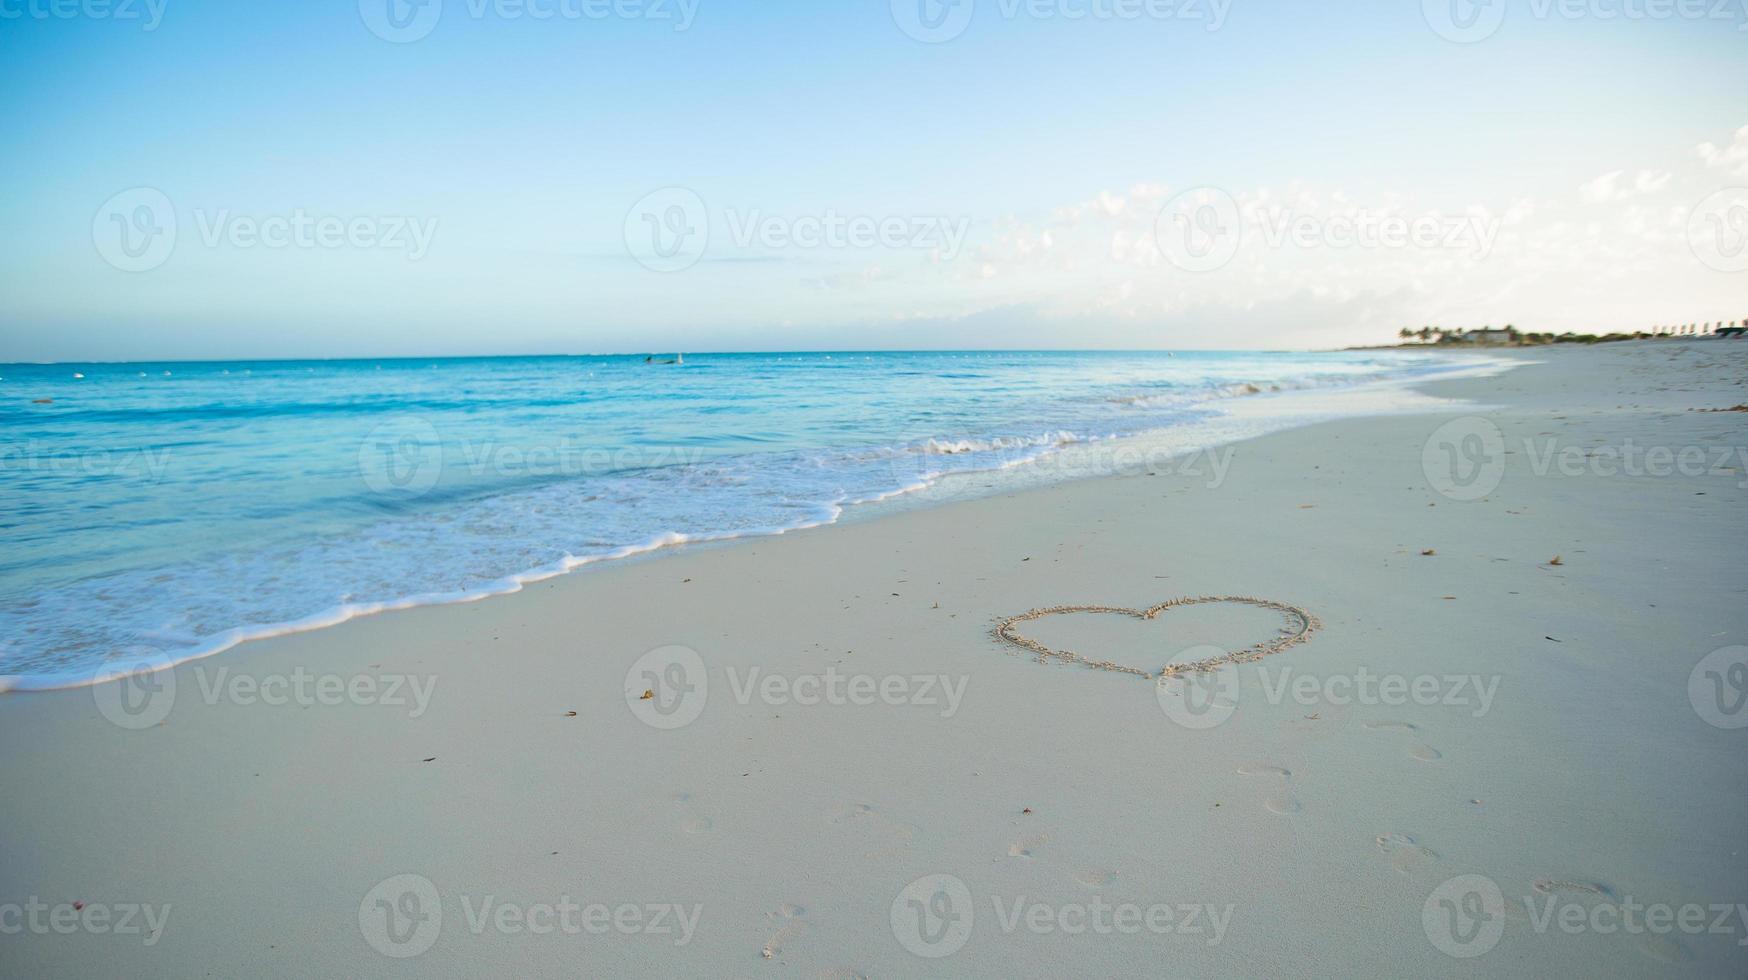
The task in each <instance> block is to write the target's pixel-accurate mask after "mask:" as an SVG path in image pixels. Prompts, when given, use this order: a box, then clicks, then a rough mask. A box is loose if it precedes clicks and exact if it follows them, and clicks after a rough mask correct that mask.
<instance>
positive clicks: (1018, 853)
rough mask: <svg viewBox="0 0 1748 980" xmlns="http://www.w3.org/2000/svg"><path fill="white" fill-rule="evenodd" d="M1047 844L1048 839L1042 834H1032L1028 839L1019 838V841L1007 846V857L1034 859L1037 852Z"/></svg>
mask: <svg viewBox="0 0 1748 980" xmlns="http://www.w3.org/2000/svg"><path fill="white" fill-rule="evenodd" d="M1048 843H1050V838H1048V837H1046V836H1044V835H1043V834H1033V835H1031V836H1029V837H1021V838H1020V839H1019V840H1016V841H1014V842H1013V843H1012V844H1009V845H1008V857H1017V858H1031V857H1036V856H1037V852H1038V850H1039V849H1041V848H1042V847H1043V846H1044V845H1045V844H1048Z"/></svg>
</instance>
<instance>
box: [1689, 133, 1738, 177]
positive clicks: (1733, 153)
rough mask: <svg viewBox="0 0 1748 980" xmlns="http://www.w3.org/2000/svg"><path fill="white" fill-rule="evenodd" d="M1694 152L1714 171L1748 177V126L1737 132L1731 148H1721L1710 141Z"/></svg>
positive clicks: (1696, 148)
mask: <svg viewBox="0 0 1748 980" xmlns="http://www.w3.org/2000/svg"><path fill="white" fill-rule="evenodd" d="M1694 152H1696V153H1698V154H1699V158H1700V159H1701V160H1704V161H1705V165H1706V166H1707V167H1709V168H1711V169H1713V170H1723V171H1725V172H1726V173H1728V174H1730V175H1731V176H1733V177H1748V126H1743V127H1742V128H1741V129H1738V130H1736V136H1735V139H1734V140H1732V141H1731V143H1730V145H1729V146H1725V147H1719V146H1717V145H1716V144H1714V143H1712V142H1709V141H1708V142H1705V143H1701V144H1700V145H1699V146H1697V147H1695V148H1694Z"/></svg>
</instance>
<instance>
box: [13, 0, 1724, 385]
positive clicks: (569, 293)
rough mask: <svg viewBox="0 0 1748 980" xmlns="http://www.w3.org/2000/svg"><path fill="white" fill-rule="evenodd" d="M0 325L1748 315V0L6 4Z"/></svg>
mask: <svg viewBox="0 0 1748 980" xmlns="http://www.w3.org/2000/svg"><path fill="white" fill-rule="evenodd" d="M0 91H4V92H5V93H6V95H5V97H4V98H3V99H0V172H3V173H4V174H5V175H6V179H7V184H8V186H7V189H6V193H5V194H4V195H0V362H7V361H27V360H32V361H34V360H146V359H187V358H223V359H231V358H265V357H351V356H357V357H387V356H397V355H405V356H437V355H471V354H518V353H594V352H621V351H623V352H639V351H658V350H659V351H667V350H685V351H705V350H802V349H917V348H1082V347H1099V348H1123V349H1138V348H1177V349H1186V348H1215V349H1240V348H1268V349H1273V348H1319V347H1335V346H1342V345H1347V344H1363V343H1375V342H1382V341H1389V340H1392V339H1393V338H1394V337H1395V335H1396V332H1397V330H1398V329H1399V328H1401V327H1403V326H1411V327H1419V326H1426V325H1437V326H1446V327H1478V326H1482V325H1494V326H1498V325H1502V324H1505V323H1511V324H1514V325H1516V326H1518V327H1519V328H1520V329H1525V330H1537V331H1544V330H1548V331H1556V332H1558V331H1565V330H1574V331H1580V332H1588V331H1607V330H1633V329H1648V328H1650V327H1652V326H1653V325H1661V324H1674V323H1688V322H1705V321H1718V320H1735V319H1742V318H1748V247H1745V246H1748V97H1745V96H1744V93H1748V0H1391V2H1384V0H1376V2H1374V0H1351V2H1343V3H1331V4H1309V3H1303V2H1265V0H1251V2H1246V0H946V2H942V0H833V2H817V0H807V2H803V0H422V2H414V3H408V2H407V0H296V2H289V0H288V2H279V3H236V2H234V0H0Z"/></svg>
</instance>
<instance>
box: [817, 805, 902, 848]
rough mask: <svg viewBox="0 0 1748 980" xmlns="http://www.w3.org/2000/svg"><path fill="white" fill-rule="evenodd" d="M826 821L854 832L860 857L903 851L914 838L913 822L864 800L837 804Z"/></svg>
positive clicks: (827, 815)
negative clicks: (891, 815)
mask: <svg viewBox="0 0 1748 980" xmlns="http://www.w3.org/2000/svg"><path fill="white" fill-rule="evenodd" d="M825 822H826V823H827V824H829V825H831V826H833V827H841V828H843V829H844V830H846V831H849V832H851V833H854V834H855V835H856V836H857V837H858V838H859V840H860V844H861V846H862V847H864V848H866V850H864V851H863V852H862V856H863V857H868V858H890V857H897V856H899V855H901V854H903V853H904V852H905V851H906V850H907V849H908V848H909V847H910V845H911V842H912V841H914V840H915V839H916V834H917V827H916V825H915V824H910V823H905V822H904V821H902V820H894V819H893V818H891V817H888V816H887V815H885V814H884V813H881V812H880V811H879V810H876V809H875V808H873V807H871V806H869V805H868V804H866V803H852V804H847V805H845V806H840V807H837V808H836V809H834V810H832V811H831V812H830V813H828V814H826V818H825Z"/></svg>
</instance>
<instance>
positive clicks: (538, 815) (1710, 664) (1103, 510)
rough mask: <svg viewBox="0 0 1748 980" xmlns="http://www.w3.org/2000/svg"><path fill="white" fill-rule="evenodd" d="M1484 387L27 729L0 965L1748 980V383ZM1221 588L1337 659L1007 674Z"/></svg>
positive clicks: (3, 791)
mask: <svg viewBox="0 0 1748 980" xmlns="http://www.w3.org/2000/svg"><path fill="white" fill-rule="evenodd" d="M1499 353H1500V356H1502V357H1508V358H1511V359H1513V360H1515V361H1519V362H1521V366H1519V367H1517V368H1515V369H1513V370H1510V371H1508V372H1505V373H1503V374H1499V375H1496V376H1492V377H1473V378H1464V379H1457V380H1446V381H1437V382H1432V383H1428V384H1426V385H1424V393H1425V394H1426V395H1428V396H1431V397H1436V398H1439V399H1447V400H1448V401H1447V402H1445V403H1443V404H1442V405H1441V406H1439V407H1438V409H1439V410H1438V411H1435V412H1429V413H1421V414H1396V415H1385V416H1377V417H1363V418H1350V419H1343V420H1337V421H1331V422H1324V423H1319V424H1315V425H1312V426H1309V427H1305V428H1299V429H1294V430H1290V431H1285V432H1278V433H1275V434H1272V435H1268V436H1264V437H1262V438H1258V439H1253V440H1250V441H1246V442H1243V443H1240V444H1238V445H1237V446H1236V448H1235V451H1234V452H1233V454H1232V457H1231V465H1230V466H1229V467H1228V468H1227V469H1226V470H1225V471H1224V474H1223V476H1222V477H1221V478H1219V479H1214V478H1212V477H1211V475H1210V473H1208V472H1206V471H1201V472H1188V471H1185V470H1183V469H1181V468H1174V467H1171V466H1160V467H1157V468H1156V469H1154V470H1153V471H1152V472H1146V471H1132V472H1126V473H1123V474H1120V475H1113V476H1109V477H1103V478H1096V479H1088V480H1081V481H1075V482H1070V483H1063V484H1060V485H1055V486H1048V487H1042V488H1038V489H1032V490H1027V491H1024V492H1018V493H1012V494H1007V495H1003V496H996V497H991V498H987V499H971V500H960V501H954V502H950V503H945V504H941V505H939V506H933V507H928V508H922V509H910V510H903V511H895V512H894V513H890V514H885V515H882V516H877V517H874V518H871V519H865V520H854V521H850V522H847V523H844V524H842V525H838V526H831V527H824V528H818V529H813V530H806V531H799V532H795V533H790V534H786V535H782V536H780V537H773V538H763V539H754V540H747V541H741V542H736V543H732V544H725V545H720V546H708V547H698V548H681V549H671V550H668V551H666V552H664V553H662V554H660V555H657V556H653V557H649V558H644V559H638V560H632V561H625V562H612V563H606V564H603V565H599V566H594V567H591V568H589V569H587V570H585V571H582V572H579V573H577V574H573V575H567V576H563V577H559V578H555V579H551V580H549V581H545V582H541V583H539V584H536V585H532V586H530V587H528V588H526V589H524V590H523V591H521V592H519V593H517V594H514V595H509V596H502V597H497V598H491V599H486V600H482V601H478V602H472V603H466V604H459V605H449V606H436V607H428V608H419V609H412V610H407V611H401V612H391V613H384V614H380V615H375V616H370V617H366V618H362V619H358V620H355V621H352V622H348V623H344V624H342V625H339V626H336V627H333V628H330V629H324V630H317V631H314V632H308V633H302V634H297V635H291V636H285V637H280V638H275V639H269V640H263V641H259V642H252V643H247V644H244V645H242V646H240V647H238V648H236V649H233V650H230V651H227V652H224V653H222V654H219V655H216V656H214V657H210V658H207V659H204V660H199V661H193V662H189V663H185V664H182V665H180V666H178V667H177V668H175V669H174V670H173V671H170V672H167V673H165V674H163V675H159V676H158V677H157V678H156V679H155V680H132V679H130V680H127V681H123V682H120V683H115V684H107V685H101V686H97V687H87V688H77V689H68V690H60V691H50V692H42V693H12V694H7V695H0V740H3V742H4V744H5V746H6V748H5V752H4V759H5V761H4V763H3V764H0V800H4V802H3V803H0V820H3V824H4V846H0V906H10V908H9V909H8V908H0V929H3V930H4V931H5V933H6V934H4V935H0V974H3V975H6V976H16V977H103V976H149V977H189V976H287V977H291V976H298V977H302V976H310V977H314V976H352V977H443V976H455V977H464V976H509V975H517V976H561V975H562V976H619V975H644V976H656V975H660V976H722V977H774V976H796V977H851V976H866V977H907V976H937V975H951V976H989V977H996V976H1012V975H1022V974H1023V975H1058V976H1103V975H1121V976H1142V975H1147V976H1214V975H1236V976H1263V975H1392V976H1400V975H1413V976H1459V975H1473V974H1476V973H1480V972H1485V973H1488V974H1494V975H1510V976H1525V977H1529V976H1584V975H1607V976H1644V977H1668V976H1695V977H1700V976H1712V977H1725V976H1742V975H1744V974H1748V904H1743V903H1748V819H1745V818H1748V803H1745V801H1748V753H1745V751H1744V750H1745V749H1748V728H1744V727H1742V726H1744V725H1748V707H1745V706H1744V705H1743V698H1744V695H1745V694H1748V666H1740V665H1743V664H1745V663H1748V648H1744V647H1743V645H1744V644H1748V561H1745V560H1744V542H1745V540H1748V539H1745V537H1744V534H1743V529H1744V527H1745V523H1748V522H1745V519H1744V513H1745V511H1744V508H1745V507H1748V490H1745V487H1748V458H1745V456H1748V412H1742V411H1733V412H1731V411H1713V410H1717V409H1729V408H1732V407H1737V406H1741V405H1742V404H1743V403H1745V402H1748V345H1745V344H1741V343H1737V342H1731V341H1721V340H1707V341H1697V340H1696V341H1682V340H1665V341H1652V342H1634V343H1619V344H1608V345H1599V346H1596V347H1588V348H1585V347H1577V346H1573V345H1562V346H1560V347H1557V348H1553V347H1551V348H1546V349H1533V350H1510V351H1501V352H1499ZM1199 596H1235V597H1254V598H1258V599H1263V600H1269V601H1271V602H1276V603H1281V604H1284V605H1286V606H1288V607H1291V608H1292V609H1295V610H1303V611H1304V613H1305V614H1306V615H1307V617H1308V618H1307V621H1304V622H1296V621H1294V620H1293V619H1292V618H1291V616H1290V615H1287V616H1285V618H1284V614H1283V612H1282V611H1281V610H1280V609H1277V608H1269V607H1259V606H1252V605H1243V604H1234V603H1229V602H1227V603H1221V602H1210V603H1200V604H1193V605H1185V606H1182V607H1178V608H1171V609H1166V610H1164V611H1162V612H1161V613H1160V614H1159V615H1158V616H1156V617H1153V618H1151V619H1141V618H1137V617H1135V616H1126V615H1122V614H1121V613H1071V614H1067V615H1061V616H1050V617H1041V618H1039V619H1035V620H1029V621H1025V622H1021V623H1018V624H1016V626H1015V629H1017V630H1018V631H1019V632H1020V633H1021V634H1023V635H1024V636H1026V637H1028V638H1030V639H1031V640H1033V641H1034V642H1036V643H1037V644H1039V645H1042V646H1044V647H1046V648H1048V649H1051V650H1073V651H1075V652H1076V653H1077V654H1079V655H1081V656H1082V657H1084V658H1085V659H1087V660H1104V661H1109V662H1110V663H1111V664H1113V665H1117V666H1127V667H1132V668H1134V669H1136V670H1137V671H1140V672H1141V673H1143V674H1148V675H1151V674H1156V673H1158V672H1159V670H1160V668H1161V667H1163V666H1164V665H1165V664H1166V663H1167V662H1168V661H1172V660H1177V661H1180V662H1183V661H1192V660H1200V659H1203V658H1204V657H1205V656H1208V655H1209V654H1208V653H1207V651H1208V649H1209V648H1210V647H1212V648H1214V650H1215V654H1219V653H1220V652H1221V651H1233V650H1243V649H1245V648H1249V647H1252V646H1253V645H1256V644H1269V643H1270V641H1271V640H1273V639H1278V638H1280V637H1279V634H1280V630H1281V629H1282V627H1283V624H1285V625H1286V626H1287V627H1288V629H1289V632H1290V633H1293V634H1296V633H1297V632H1300V631H1301V630H1302V628H1303V627H1308V626H1310V625H1311V623H1310V622H1309V619H1310V618H1314V619H1315V625H1316V629H1315V630H1314V631H1313V632H1310V633H1309V634H1308V635H1307V636H1306V637H1304V639H1303V641H1302V642H1298V643H1294V644H1292V645H1287V646H1284V647H1282V648H1281V649H1278V650H1273V651H1272V652H1270V653H1269V655H1268V656H1263V657H1261V658H1260V659H1256V660H1254V661H1251V662H1246V663H1241V664H1237V665H1236V666H1233V667H1228V668H1225V669H1224V670H1223V671H1221V672H1216V673H1214V674H1211V675H1207V676H1206V677H1192V676H1191V675H1176V676H1174V677H1171V678H1168V679H1167V680H1165V681H1164V682H1161V681H1160V680H1159V679H1158V678H1156V677H1152V676H1137V675H1136V674H1134V673H1129V672H1124V671H1111V670H1097V669H1091V668H1089V667H1086V666H1084V665H1082V664H1078V663H1060V662H1050V663H1040V662H1038V659H1039V658H1038V657H1037V655H1036V653H1035V651H1034V650H1030V649H1025V648H1022V647H1019V646H1016V645H1013V644H1007V643H1003V642H1002V641H1000V640H999V639H997V638H995V637H994V636H992V629H993V628H994V627H995V626H996V624H997V623H998V622H1000V621H1002V620H1003V619H1005V618H1007V617H1012V616H1016V615H1019V614H1023V613H1026V612H1027V611H1029V610H1034V609H1040V608H1046V607H1055V606H1065V605H1067V606H1076V605H1097V606H1105V607H1113V608H1118V609H1129V610H1136V611H1141V610H1146V609H1149V608H1150V607H1153V606H1155V605H1156V604H1159V603H1162V602H1166V601H1168V600H1172V599H1175V598H1180V597H1199ZM675 647H679V648H684V649H682V650H675V649H673V648H675ZM1730 648H1735V649H1734V651H1732V650H1731V649H1730ZM1714 651H1724V652H1723V653H1714ZM694 657H695V658H696V659H695V660H694V659H692V658H694ZM1708 657H1709V659H1708ZM1207 681H1213V682H1214V684H1215V690H1214V694H1215V695H1216V697H1215V699H1214V700H1213V702H1212V703H1208V702H1205V701H1202V700H1198V699H1199V698H1201V697H1202V696H1203V695H1204V694H1207V693H1208V689H1207V684H1206V683H1205V682H1207ZM1228 684H1229V685H1232V686H1222V685H1228ZM150 685H155V687H153V688H151V689H148V688H149V687H150ZM152 690H155V691H156V692H157V693H156V694H153V693H152ZM645 691H647V692H648V693H649V697H647V698H645V697H644V696H643V695H644V692H645ZM409 876H410V877H409ZM1490 889H1491V890H1490ZM1695 910H1699V911H1697V912H1696V911H1695ZM99 920H100V921H99ZM124 920H125V922H126V925H127V926H128V928H123V927H122V926H123V922H124Z"/></svg>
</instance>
